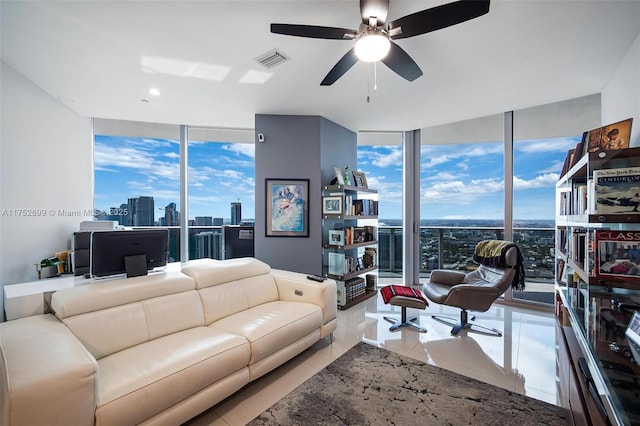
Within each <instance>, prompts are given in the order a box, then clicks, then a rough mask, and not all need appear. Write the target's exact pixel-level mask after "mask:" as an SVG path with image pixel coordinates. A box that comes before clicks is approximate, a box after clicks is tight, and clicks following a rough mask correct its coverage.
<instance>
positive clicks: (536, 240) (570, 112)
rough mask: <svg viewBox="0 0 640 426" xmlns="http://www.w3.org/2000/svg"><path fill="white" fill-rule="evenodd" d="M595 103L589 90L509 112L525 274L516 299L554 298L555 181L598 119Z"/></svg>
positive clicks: (517, 234)
mask: <svg viewBox="0 0 640 426" xmlns="http://www.w3.org/2000/svg"><path fill="white" fill-rule="evenodd" d="M599 105H600V97H599V95H591V96H587V97H583V98H578V99H571V100H567V101H563V102H557V103H553V104H547V105H540V106H536V107H532V108H527V109H522V110H516V111H514V113H513V118H514V120H513V130H514V143H513V240H514V242H516V243H517V244H518V245H519V246H520V247H521V249H522V254H523V259H524V263H525V268H526V270H525V273H526V277H527V278H526V287H525V289H524V291H514V292H513V299H514V300H526V301H531V302H539V303H546V304H552V303H554V296H553V293H554V268H555V267H554V265H555V258H554V249H555V232H554V222H555V217H556V212H555V209H556V198H555V197H556V191H555V185H556V183H557V181H558V179H559V177H560V171H561V169H562V164H563V162H564V158H565V157H566V155H567V151H568V150H569V149H572V148H574V147H575V146H576V144H577V143H579V142H580V141H581V138H582V133H583V132H584V131H586V130H589V129H590V128H592V127H596V126H597V125H598V123H599V122H600V121H599V120H600V108H599Z"/></svg>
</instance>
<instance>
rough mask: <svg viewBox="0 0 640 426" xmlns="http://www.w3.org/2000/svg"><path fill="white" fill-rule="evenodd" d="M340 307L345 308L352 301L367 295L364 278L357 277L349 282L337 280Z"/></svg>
mask: <svg viewBox="0 0 640 426" xmlns="http://www.w3.org/2000/svg"><path fill="white" fill-rule="evenodd" d="M336 288H337V292H338V305H340V306H344V305H346V304H347V303H349V302H351V301H352V300H354V299H356V298H358V297H360V296H363V295H365V294H366V293H367V287H366V282H365V280H364V278H360V277H356V278H352V279H350V280H347V281H342V280H337V281H336Z"/></svg>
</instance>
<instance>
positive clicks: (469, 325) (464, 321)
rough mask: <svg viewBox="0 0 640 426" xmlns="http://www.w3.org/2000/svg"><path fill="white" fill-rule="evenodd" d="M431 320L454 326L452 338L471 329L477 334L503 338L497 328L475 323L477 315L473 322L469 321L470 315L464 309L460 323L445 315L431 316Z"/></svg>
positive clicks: (473, 317)
mask: <svg viewBox="0 0 640 426" xmlns="http://www.w3.org/2000/svg"><path fill="white" fill-rule="evenodd" d="M431 318H433V319H435V320H436V321H440V322H442V323H444V324H448V325H451V326H453V328H452V329H451V335H452V336H457V335H458V334H460V332H461V331H462V330H464V329H469V330H471V331H475V332H477V333H484V334H492V335H497V336H499V337H501V336H502V332H501V331H500V330H497V329H495V328H489V327H485V326H483V325H479V324H476V323H475V322H473V321H475V319H476V317H475V315H472V316H471V320H469V313H468V312H467V311H466V310H465V309H462V310H461V311H460V320H458V321H456V320H455V318H451V317H446V316H443V315H431ZM477 329H480V330H477Z"/></svg>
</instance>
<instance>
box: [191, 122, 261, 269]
mask: <svg viewBox="0 0 640 426" xmlns="http://www.w3.org/2000/svg"><path fill="white" fill-rule="evenodd" d="M203 132H204V133H205V134H202V135H201V136H202V137H201V138H200V139H203V138H207V137H208V138H211V137H215V135H211V134H209V135H207V134H206V133H207V132H206V129H190V132H189V134H190V135H192V134H193V135H200V134H201V133H203ZM209 133H210V132H209ZM223 136H224V135H220V136H219V137H223ZM188 146H189V153H188V165H189V173H188V182H189V185H188V193H189V259H201V258H206V257H208V258H212V259H224V258H225V257H227V255H228V253H225V247H224V242H225V241H224V238H223V230H224V229H223V227H224V226H229V225H241V224H242V225H245V224H246V225H253V224H254V223H255V218H254V212H255V145H254V144H253V143H246V141H243V142H228V141H225V142H216V141H211V140H204V141H203V140H193V139H192V138H191V137H190V140H189V145H188ZM231 235H233V236H234V237H235V235H236V233H233V234H232V233H229V232H227V238H229V236H231ZM242 235H243V236H244V235H246V237H247V238H249V237H253V235H251V234H250V233H248V232H246V233H243V234H242Z"/></svg>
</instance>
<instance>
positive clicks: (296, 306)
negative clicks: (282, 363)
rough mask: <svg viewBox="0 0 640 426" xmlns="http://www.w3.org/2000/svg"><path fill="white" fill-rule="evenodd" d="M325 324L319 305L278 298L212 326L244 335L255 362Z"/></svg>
mask: <svg viewBox="0 0 640 426" xmlns="http://www.w3.org/2000/svg"><path fill="white" fill-rule="evenodd" d="M321 326H322V310H321V309H320V307H319V306H318V305H314V304H311V303H301V302H283V301H275V302H269V303H264V304H262V305H258V306H254V307H253V308H249V309H246V310H244V311H241V312H238V313H236V314H233V315H229V316H228V317H226V318H223V319H220V320H218V321H215V322H214V323H212V324H210V325H209V327H211V328H214V329H217V330H224V331H227V332H230V333H234V334H239V335H241V336H244V337H245V338H246V339H247V340H248V341H249V343H250V344H251V361H250V363H249V364H254V363H256V362H258V361H260V360H261V359H264V358H266V357H268V356H269V355H271V354H273V353H275V352H277V351H279V350H280V349H282V348H284V347H285V346H288V345H290V344H292V343H295V342H297V341H298V340H300V339H302V338H304V337H306V336H307V335H309V334H310V333H312V332H314V331H318V330H319V329H320V327H321Z"/></svg>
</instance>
